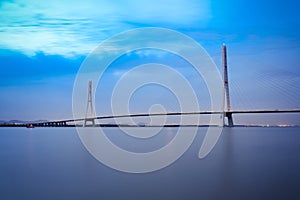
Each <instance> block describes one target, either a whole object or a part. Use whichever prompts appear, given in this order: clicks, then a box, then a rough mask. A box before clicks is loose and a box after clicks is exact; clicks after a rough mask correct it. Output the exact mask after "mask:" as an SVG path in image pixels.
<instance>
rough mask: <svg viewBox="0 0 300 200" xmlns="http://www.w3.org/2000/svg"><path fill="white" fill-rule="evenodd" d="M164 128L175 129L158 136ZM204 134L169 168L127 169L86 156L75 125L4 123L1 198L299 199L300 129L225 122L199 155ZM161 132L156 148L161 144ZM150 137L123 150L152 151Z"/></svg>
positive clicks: (119, 137)
mask: <svg viewBox="0 0 300 200" xmlns="http://www.w3.org/2000/svg"><path fill="white" fill-rule="evenodd" d="M187 131H188V128H187ZM105 132H106V133H107V135H109V134H111V136H109V137H111V140H112V141H113V142H115V143H118V140H126V137H129V136H126V135H125V136H124V134H121V132H120V131H119V130H118V128H105ZM169 132H174V133H175V132H176V128H164V129H163V130H162V132H161V133H160V134H159V135H164V134H166V133H169ZM205 132H206V128H199V131H198V133H197V136H196V138H195V140H194V142H193V143H192V145H191V146H190V148H189V149H188V150H187V151H186V152H185V153H184V154H183V156H182V157H180V158H179V159H178V160H177V161H176V162H174V163H173V164H171V165H170V166H168V167H166V168H163V169H161V170H158V171H155V172H151V173H146V174H130V173H124V172H119V171H116V170H114V169H111V168H109V167H107V166H105V165H103V164H102V163H101V162H99V161H97V160H96V159H95V158H94V157H93V156H91V155H90V154H89V152H88V151H87V150H86V149H85V147H84V146H83V145H82V144H81V141H80V139H79V137H78V135H77V132H76V129H75V128H34V129H25V128H1V129H0V199H1V200H14V199H22V200H24V199H30V200H35V199H39V200H40V199H44V200H47V199H49V200H50V199H51V200H54V199H72V200H75V199H85V200H89V199H133V200H134V199H151V200H152V199H197V200H199V199H205V200H208V199H256V200H257V199H264V200H265V199H272V200H274V199H300V128H297V127H285V128H277V127H265V128H263V127H235V128H224V129H223V133H222V135H221V137H220V139H219V141H218V143H217V144H216V146H215V148H214V149H213V150H212V152H211V153H210V154H209V155H208V156H207V157H205V158H204V159H199V158H198V152H199V148H200V146H201V143H202V141H203V138H204V134H205ZM160 137H161V138H163V137H164V136H158V137H157V139H156V141H155V139H154V144H155V145H154V146H156V148H157V147H158V148H159V147H160V146H163V144H164V142H165V141H164V140H162V139H161V138H160ZM147 142H148V141H147V140H142V142H141V143H140V144H137V146H131V147H128V148H129V150H131V149H135V148H137V149H140V150H141V151H142V149H143V147H145V148H146V149H147V148H148V149H150V147H149V146H147V145H146V143H147ZM152 142H153V141H152ZM120 143H121V142H120ZM151 147H153V145H152V146H151ZM130 148H131V149H130Z"/></svg>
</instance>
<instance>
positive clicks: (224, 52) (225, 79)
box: [222, 44, 233, 127]
mask: <svg viewBox="0 0 300 200" xmlns="http://www.w3.org/2000/svg"><path fill="white" fill-rule="evenodd" d="M222 64H223V67H222V68H223V82H224V100H225V99H226V105H227V110H225V103H224V112H225V116H226V117H227V120H228V126H229V127H233V119H232V113H231V107H230V96H229V85H228V70H227V50H226V45H225V44H223V46H222Z"/></svg>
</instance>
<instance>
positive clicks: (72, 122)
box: [24, 44, 300, 127]
mask: <svg viewBox="0 0 300 200" xmlns="http://www.w3.org/2000/svg"><path fill="white" fill-rule="evenodd" d="M222 75H223V87H224V91H223V100H224V104H223V105H224V107H223V111H195V112H167V113H138V114H123V115H107V116H95V114H94V113H95V112H94V107H93V99H92V82H91V81H89V83H88V102H87V107H86V114H85V117H84V118H80V119H68V120H58V121H48V122H42V123H30V124H24V125H25V126H27V127H31V126H32V127H68V126H84V127H85V126H105V125H107V126H113V124H101V123H100V124H96V123H95V120H102V119H115V118H129V117H150V116H181V115H213V114H223V119H224V118H227V121H228V123H227V126H229V127H232V126H234V123H233V117H232V116H233V115H236V114H263V113H266V114H267V113H273V114H275V113H300V109H294V110H293V109H292V110H291V109H290V110H278V109H276V110H231V105H230V95H229V81H228V70H227V50H226V46H225V45H224V44H223V46H222ZM225 103H226V105H227V109H225ZM89 108H90V110H91V116H88V110H89ZM80 122H82V123H80ZM87 122H91V125H87ZM114 126H118V124H114ZM178 126H180V125H178ZM223 126H225V121H224V120H223Z"/></svg>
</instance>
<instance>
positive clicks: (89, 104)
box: [83, 81, 95, 127]
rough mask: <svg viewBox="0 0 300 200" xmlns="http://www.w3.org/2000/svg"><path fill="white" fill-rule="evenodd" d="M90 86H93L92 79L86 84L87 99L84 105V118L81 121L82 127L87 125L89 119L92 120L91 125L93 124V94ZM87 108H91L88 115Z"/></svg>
mask: <svg viewBox="0 0 300 200" xmlns="http://www.w3.org/2000/svg"><path fill="white" fill-rule="evenodd" d="M92 88H93V83H92V81H89V85H88V101H87V105H86V112H85V118H84V122H83V127H86V126H87V122H88V121H90V122H92V126H93V127H94V126H95V112H94V107H93V96H92ZM89 108H90V110H91V116H90V117H88V111H89Z"/></svg>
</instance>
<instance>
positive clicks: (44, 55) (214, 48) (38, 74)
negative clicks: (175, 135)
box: [0, 0, 300, 123]
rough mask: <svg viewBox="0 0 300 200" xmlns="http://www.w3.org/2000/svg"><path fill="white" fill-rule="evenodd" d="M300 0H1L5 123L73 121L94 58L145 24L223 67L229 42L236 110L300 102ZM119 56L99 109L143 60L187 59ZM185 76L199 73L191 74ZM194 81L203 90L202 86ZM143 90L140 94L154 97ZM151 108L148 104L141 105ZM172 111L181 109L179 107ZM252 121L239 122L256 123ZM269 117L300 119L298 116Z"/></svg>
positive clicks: (0, 95)
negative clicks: (183, 38) (79, 85)
mask: <svg viewBox="0 0 300 200" xmlns="http://www.w3.org/2000/svg"><path fill="white" fill-rule="evenodd" d="M299 4H300V3H298V2H297V1H289V0H285V1H283V0H277V1H274V0H273V1H271V0H266V1H258V0H253V1H246V0H239V1H238V0H228V1H218V0H214V1H209V0H203V1H202V0H189V1H187V0H152V1H146V0H116V1H110V0H100V1H96V0H87V1H78V2H77V1H71V0H64V1H58V0H53V1H47V2H45V1H38V0H15V1H13V0H2V1H0V60H1V73H0V80H1V81H0V111H1V112H0V119H2V120H10V119H21V120H26V119H30V120H34V119H65V118H70V117H72V89H73V83H74V80H75V77H76V73H77V71H78V70H79V67H80V65H81V63H82V61H83V60H84V59H85V57H86V56H87V55H88V54H89V53H90V52H91V51H92V50H93V49H94V48H96V47H97V45H98V44H99V43H100V42H101V41H103V40H105V39H108V38H109V37H111V36H113V35H114V34H117V33H119V32H121V31H126V30H130V29H132V28H142V27H163V28H169V29H174V30H176V31H179V32H182V33H184V34H186V35H188V36H190V37H192V38H193V39H194V40H196V41H197V42H199V43H200V44H201V45H202V46H203V47H204V48H205V49H206V50H207V52H208V53H209V54H210V55H211V56H212V58H213V60H214V61H215V63H216V64H217V66H218V67H220V65H221V45H222V43H226V44H227V48H228V53H229V55H228V56H229V76H230V77H229V78H230V89H231V97H232V104H233V105H232V107H233V109H262V108H268V109H289V108H300V66H299V63H300V57H299V55H300V14H299V11H298V8H299ZM120 60H122V62H121V61H119V62H116V63H114V64H113V65H112V66H111V67H110V69H109V70H108V71H107V73H106V78H105V79H104V81H105V87H103V88H102V90H101V91H100V89H101V88H100V89H99V93H100V92H101V94H97V99H100V100H97V102H96V104H98V105H96V106H97V107H100V104H101V105H105V106H107V105H109V94H111V92H110V90H111V87H110V86H111V85H113V83H114V82H115V81H116V80H117V78H118V76H120V74H122V72H123V71H124V70H126V69H129V68H130V67H131V66H133V65H136V64H138V63H141V60H143V62H145V61H156V62H159V63H166V64H169V65H173V66H174V67H175V68H176V69H178V70H179V71H180V70H181V69H179V68H180V67H179V66H178V65H176V63H178V62H179V61H178V60H176V58H175V57H174V56H171V55H167V54H166V55H164V54H160V53H153V52H150V53H147V52H142V53H141V52H136V53H134V54H132V55H130V56H127V57H126V56H125V57H122V58H121V59H120ZM183 73H185V74H186V76H187V77H193V74H192V71H190V70H186V71H184V70H183ZM193 84H194V86H195V90H198V89H199V90H201V88H199V87H200V86H197V82H195V83H193ZM106 86H107V87H106ZM154 89H155V88H153V90H152V91H154ZM147 93H150V94H151V92H147ZM141 94H143V92H142V91H141ZM103 95H104V96H103ZM105 95H106V96H105ZM139 95H140V94H139V93H137V95H136V96H137V98H140V100H142V99H143V98H144V100H145V99H150V96H153V94H152V95H149V96H147V95H140V97H138V96H139ZM143 96H144V97H143ZM101 98H102V99H101ZM103 99H107V101H105V100H103ZM155 101H157V102H158V103H160V102H163V100H162V99H161V98H159V97H157V98H153V99H150V100H149V102H151V103H152V102H153V103H155ZM149 102H148V103H146V104H145V105H147V106H148V105H149V104H150V103H149ZM105 106H104V107H105ZM132 106H133V107H135V106H134V105H132ZM147 106H146V107H147ZM139 109H140V110H139ZM143 109H144V108H141V106H140V105H139V106H136V110H134V111H136V112H139V111H144V110H143ZM168 109H170V110H169V111H172V106H170V107H168ZM99 112H100V113H101V114H106V113H109V110H106V109H103V110H101V109H100V111H99ZM244 118H245V117H241V119H237V120H240V121H239V122H241V123H252V122H253V123H254V122H257V121H255V120H254V119H251V118H245V119H244ZM268 120H270V123H285V122H288V123H297V122H299V115H297V116H296V115H294V116H290V115H289V116H284V117H282V116H281V117H280V116H276V117H273V118H272V119H268Z"/></svg>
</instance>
